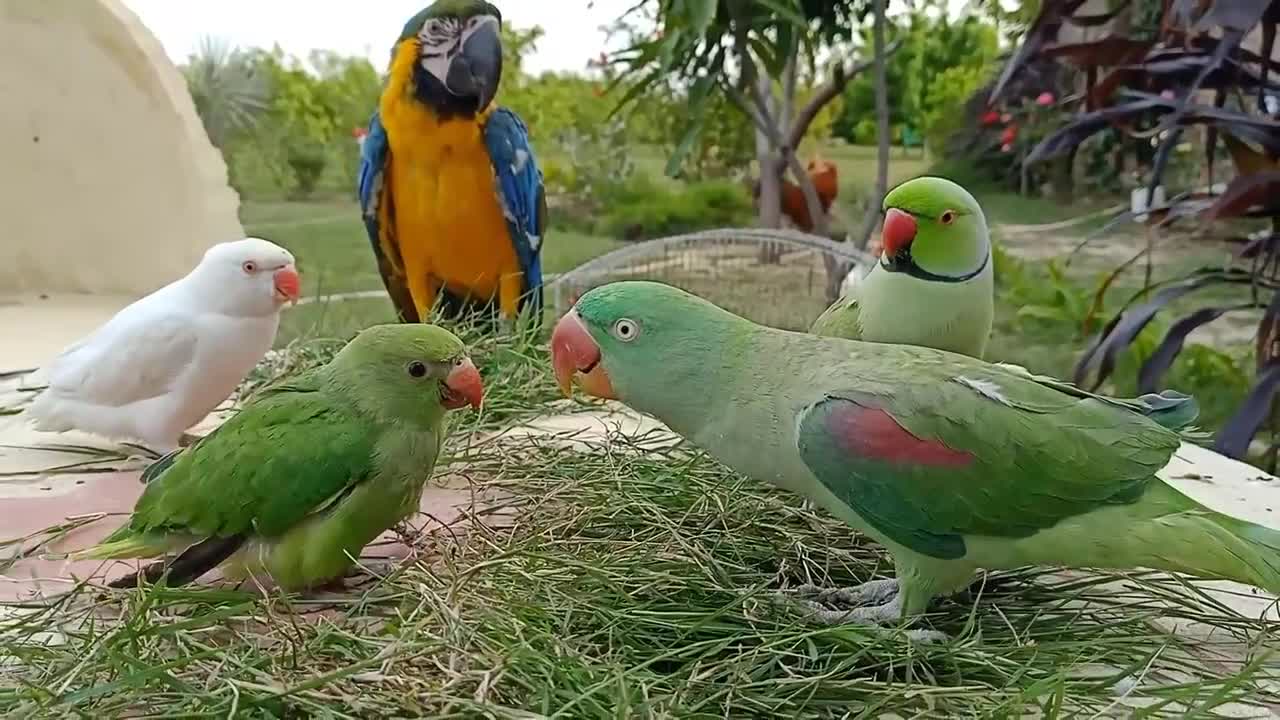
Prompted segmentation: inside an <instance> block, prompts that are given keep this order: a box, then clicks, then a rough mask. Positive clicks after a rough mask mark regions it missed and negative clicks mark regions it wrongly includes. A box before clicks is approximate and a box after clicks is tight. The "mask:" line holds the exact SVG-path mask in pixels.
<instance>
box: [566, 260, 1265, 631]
mask: <svg viewBox="0 0 1280 720" xmlns="http://www.w3.org/2000/svg"><path fill="white" fill-rule="evenodd" d="M551 344H552V364H553V367H554V370H555V374H556V376H557V379H558V381H559V382H560V384H561V387H562V389H564V390H565V392H566V393H569V392H570V391H571V390H570V389H571V384H572V382H573V381H574V379H575V378H576V379H577V380H578V381H579V382H580V384H581V386H582V387H583V389H584V390H585V391H586V392H587V393H589V394H592V395H596V396H599V397H603V398H615V399H618V400H620V401H622V402H623V403H625V404H627V405H629V406H631V407H632V408H634V409H636V410H639V411H641V412H644V413H648V414H650V415H652V416H654V417H656V418H658V419H659V420H661V421H663V422H664V423H666V424H667V426H669V427H670V428H671V429H672V430H673V431H675V432H676V433H678V434H679V435H681V436H683V437H684V438H686V439H688V440H689V441H691V442H692V443H693V444H695V445H698V446H700V447H702V448H703V449H705V450H706V451H707V452H709V453H710V454H711V455H713V456H714V457H716V458H717V459H719V460H720V461H722V462H723V463H725V464H726V465H728V466H729V467H731V468H733V469H735V470H737V471H738V472H741V473H743V474H746V475H749V476H752V477H755V478H758V479H761V480H765V481H768V482H772V483H774V484H776V485H778V486H780V487H782V488H785V489H788V490H792V491H795V492H799V493H801V494H803V495H806V496H808V497H809V498H811V499H812V500H814V501H815V502H816V503H818V504H819V505H821V506H822V507H824V508H826V509H827V510H828V511H830V512H832V513H833V514H835V515H836V516H837V517H839V518H840V519H842V520H843V521H845V522H846V523H848V524H849V525H850V526H852V527H853V528H855V529H857V530H859V531H861V532H863V533H865V534H867V535H869V536H870V537H871V538H873V539H875V540H876V541H877V542H879V543H881V544H883V545H884V546H885V547H886V548H887V549H888V550H889V552H890V554H891V555H892V557H893V560H894V564H895V566H896V570H897V573H896V575H897V578H896V581H876V582H874V583H872V584H869V585H867V586H865V587H863V588H862V589H861V591H860V592H855V593H846V594H844V595H843V596H842V597H844V598H853V600H851V601H850V602H851V603H853V604H860V603H865V606H863V607H859V608H858V609H856V610H852V611H849V613H848V614H847V615H843V614H842V615H841V616H840V618H841V620H840V621H852V622H864V623H876V624H882V623H887V622H892V621H896V620H897V619H898V618H899V617H903V616H907V617H910V616H914V615H916V614H918V613H920V612H922V611H923V610H924V609H925V607H926V604H927V603H928V602H929V600H930V599H931V598H933V597H935V596H937V595H942V594H948V593H951V592H954V591H956V590H958V589H960V588H962V587H964V586H966V585H967V583H969V582H970V580H971V577H972V575H973V573H974V571H975V570H977V569H980V568H985V569H1009V568H1014V567H1019V566H1024V565H1065V566H1074V567H1081V566H1084V567H1106V568H1130V567H1149V568H1153V569H1159V570H1167V571H1177V572H1185V573H1189V574H1192V575H1198V576H1203V577H1209V578H1220V579H1229V580H1236V581H1239V582H1243V583H1248V584H1251V585H1256V586H1259V587H1262V588H1265V589H1267V590H1269V591H1271V592H1280V532H1277V531H1275V530H1272V529H1269V528H1266V527H1263V526H1260V525H1255V524H1251V523H1249V522H1246V521H1243V520H1240V519H1237V518H1233V517H1230V516H1227V515H1224V514H1221V513H1218V512H1215V511H1212V510H1210V509H1208V508H1206V507H1204V506H1202V505H1200V504H1199V503H1197V502H1196V501H1194V500H1192V499H1191V498H1189V497H1187V496H1186V495H1184V494H1182V493H1181V492H1179V491H1178V490H1176V489H1175V488H1173V487H1172V486H1170V485H1168V484H1166V483H1165V482H1164V481H1163V480H1161V479H1159V478H1158V477H1157V474H1156V473H1157V472H1158V471H1159V470H1161V468H1163V467H1164V466H1165V464H1166V463H1168V462H1169V461H1170V459H1171V458H1172V456H1173V454H1174V452H1175V451H1176V450H1178V448H1179V445H1180V439H1179V436H1178V434H1177V433H1176V432H1174V431H1173V430H1171V429H1169V428H1166V427H1164V426H1163V425H1162V424H1161V422H1158V421H1159V420H1160V419H1161V417H1160V416H1161V415H1163V413H1164V412H1168V413H1172V414H1174V415H1181V416H1183V419H1184V420H1186V419H1187V416H1188V415H1189V416H1190V417H1194V413H1189V414H1188V413H1186V412H1185V408H1184V407H1180V406H1185V405H1187V404H1193V403H1194V400H1192V399H1191V398H1187V397H1185V396H1183V398H1182V400H1181V401H1177V399H1176V398H1172V400H1173V401H1174V402H1172V403H1171V406H1170V407H1169V408H1168V409H1167V410H1156V411H1154V413H1153V414H1154V416H1148V413H1143V412H1132V411H1131V408H1129V407H1127V406H1125V404H1124V402H1136V401H1124V402H1120V401H1111V400H1109V399H1107V398H1102V397H1098V396H1093V395H1091V394H1089V393H1087V392H1084V391H1082V390H1079V389H1077V388H1074V387H1073V386H1071V385H1068V384H1065V383H1056V382H1045V381H1042V379H1039V378H1037V377H1036V376H1034V375H1031V374H1030V373H1028V372H1027V371H1025V370H1023V369H1022V368H1019V367H1016V366H1012V367H1011V366H1000V365H993V364H990V363H986V362H983V361H981V360H978V359H975V358H971V357H968V356H965V355H960V354H956V353H951V352H947V351H942V350H936V349H932V348H924V347H917V346H907V345H900V344H884V343H867V342H861V341H853V340H845V339H841V338H826V337H817V336H814V335H810V334H805V333H795V332H787V331H783V330H777V329H773V328H768V327H763V326H760V325H757V324H755V323H752V322H750V321H748V320H746V319H744V318H741V317H738V316H736V315H733V314H731V313H729V312H728V311H726V310H723V309H721V308H719V307H717V306H715V305H713V304H711V303H709V302H707V301H705V300H702V299H701V298H698V297H695V296H693V295H690V294H688V293H686V292H684V291H682V290H678V289H676V288H673V287H670V286H667V285H662V284H658V283H652V282H616V283H611V284H607V285H603V286H600V287H597V288H595V289H593V290H591V291H590V292H587V293H586V294H584V295H583V296H582V297H581V298H579V300H578V302H577V304H576V305H575V306H574V308H573V309H571V310H570V311H568V312H567V313H566V314H565V316H564V317H563V318H561V320H560V321H559V323H558V324H557V325H556V328H555V330H554V331H553V334H552V339H551ZM1147 397H1148V398H1149V399H1154V400H1156V401H1157V404H1159V403H1160V402H1163V401H1164V400H1169V399H1170V398H1169V397H1167V396H1147ZM1139 404H1141V403H1139Z"/></svg>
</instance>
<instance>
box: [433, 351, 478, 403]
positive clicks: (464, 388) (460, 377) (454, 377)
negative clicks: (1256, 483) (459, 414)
mask: <svg viewBox="0 0 1280 720" xmlns="http://www.w3.org/2000/svg"><path fill="white" fill-rule="evenodd" d="M483 401H484V381H483V380H481V379H480V371H479V370H477V369H476V366H475V364H474V363H472V362H471V359H470V358H463V360H462V362H460V363H458V364H457V365H456V366H454V368H453V369H452V370H450V371H449V374H448V375H447V376H446V377H445V379H444V384H443V385H442V386H441V387H440V402H441V404H443V405H444V406H445V407H446V408H449V409H450V410H457V409H458V408H460V407H465V406H467V405H470V406H471V407H472V408H473V409H475V410H479V409H480V403H481V402H483Z"/></svg>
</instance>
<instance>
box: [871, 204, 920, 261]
mask: <svg viewBox="0 0 1280 720" xmlns="http://www.w3.org/2000/svg"><path fill="white" fill-rule="evenodd" d="M915 239H916V219H915V218H913V217H911V215H910V214H908V213H905V212H903V211H901V210H899V209H898V208H889V209H888V210H887V211H886V212H885V214H884V228H883V229H882V230H881V231H880V242H881V245H882V246H883V247H884V254H885V255H888V256H889V257H893V256H894V255H897V254H898V251H899V250H901V249H903V248H905V247H907V246H908V245H910V244H911V241H912V240H915Z"/></svg>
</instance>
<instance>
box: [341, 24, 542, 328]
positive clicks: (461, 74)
mask: <svg viewBox="0 0 1280 720" xmlns="http://www.w3.org/2000/svg"><path fill="white" fill-rule="evenodd" d="M501 24H502V16H501V14H500V13H499V12H498V9H497V8H496V7H494V6H493V5H492V4H490V3H487V2H482V1H481V0H436V2H434V3H432V4H431V5H429V6H427V7H426V8H425V9H423V10H422V11H420V12H419V13H417V14H416V15H414V16H413V17H412V18H410V19H409V21H408V22H407V23H406V24H405V26H404V28H403V30H402V31H401V33H400V35H399V37H398V38H397V39H396V42H395V46H394V48H393V49H392V52H391V64H390V67H389V68H388V70H387V82H386V85H385V86H384V87H383V90H382V94H381V96H380V98H379V100H378V107H377V109H376V110H375V111H374V112H373V114H372V117H371V118H370V121H369V130H368V134H366V135H365V138H364V141H363V144H362V145H361V153H360V169H359V173H358V178H357V193H358V195H359V200H360V206H361V214H362V217H363V219H364V224H365V229H366V232H367V234H368V236H369V241H370V243H371V245H372V248H373V254H374V256H375V258H376V260H377V264H378V271H379V273H380V274H381V275H382V280H383V283H384V284H385V285H386V288H387V292H388V294H389V295H390V296H391V300H392V303H393V304H394V305H395V308H396V311H397V312H398V313H399V315H400V317H401V319H402V320H403V321H405V322H421V321H423V320H425V319H426V318H427V316H428V315H429V313H430V312H431V310H432V308H433V307H434V306H435V304H436V302H437V300H438V301H439V302H440V307H441V309H442V311H443V312H444V313H445V315H447V316H449V317H459V316H472V315H473V314H474V313H475V312H477V311H480V312H481V313H491V312H492V311H493V310H495V309H496V310H497V311H498V313H499V314H500V316H501V318H502V319H503V323H504V324H510V322H511V321H513V320H514V318H516V317H517V316H518V315H519V314H520V313H522V312H525V311H526V308H528V307H531V308H532V309H530V310H529V311H528V312H530V313H532V314H533V315H534V316H537V314H538V312H539V310H538V308H540V307H541V302H542V259H541V257H542V256H541V253H542V241H543V237H544V235H545V230H546V220H547V200H546V192H545V189H544V185H543V179H542V171H541V170H539V169H538V161H537V158H536V157H535V155H534V151H533V144H532V142H531V141H530V139H529V129H528V128H527V127H526V126H525V124H524V122H523V121H521V119H520V117H519V116H518V115H516V113H514V112H512V111H511V110H510V109H507V108H505V107H500V106H499V105H498V104H497V103H496V102H495V101H494V97H495V95H496V94H497V92H498V84H499V82H500V80H501V79H502V41H501V38H500V32H499V30H500V27H501ZM482 317H483V315H482Z"/></svg>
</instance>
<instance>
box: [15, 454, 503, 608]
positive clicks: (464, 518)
mask: <svg viewBox="0 0 1280 720" xmlns="http://www.w3.org/2000/svg"><path fill="white" fill-rule="evenodd" d="M139 475H140V472H139V471H129V472H113V473H101V474H90V475H85V476H82V477H77V478H76V479H75V480H73V481H71V487H70V488H69V489H64V490H63V491H62V492H59V493H56V494H54V493H48V494H45V495H28V496H25V497H10V498H7V499H5V500H3V502H0V528H3V533H2V535H0V543H6V544H7V546H5V545H0V566H3V565H5V564H8V563H11V564H10V565H9V567H8V569H7V570H5V571H4V572H3V573H0V602H10V601H15V600H28V599H31V598H34V597H39V596H46V597H47V596H49V595H53V594H57V593H59V592H62V591H65V590H68V589H70V588H71V587H72V586H74V585H75V584H76V583H78V582H81V581H83V580H91V581H93V582H95V583H105V582H110V581H111V580H114V579H115V578H118V577H121V576H123V575H126V574H128V573H130V572H133V571H135V570H137V569H138V567H139V563H138V562H137V561H124V560H114V561H105V562H104V561H98V560H81V561H71V560H68V559H67V558H66V557H65V555H66V553H69V552H74V551H76V550H81V549H84V548H87V547H89V546H91V545H93V544H94V543H96V542H98V541H99V540H101V539H102V538H104V537H106V536H107V535H108V534H109V533H111V532H112V531H113V530H115V529H116V528H117V527H119V526H120V525H121V523H123V522H124V521H125V519H126V518H127V517H128V513H129V512H130V511H131V510H132V509H133V504H134V502H135V501H136V500H137V498H138V495H140V494H141V493H142V489H143V485H142V484H141V483H140V482H139ZM498 500H500V496H499V495H498V494H497V493H496V492H495V491H493V490H489V489H483V488H477V487H476V486H475V485H473V481H472V480H469V479H468V478H466V477H464V476H462V475H458V474H448V473H446V474H443V475H439V476H437V477H435V478H433V479H432V481H431V483H430V485H429V486H428V487H427V489H426V490H425V491H424V492H423V495H422V503H421V505H420V508H421V513H422V514H420V515H418V516H416V517H414V518H412V519H411V520H410V522H409V523H408V529H409V531H410V532H409V535H410V536H409V537H402V536H400V535H398V534H396V533H394V532H386V533H383V534H382V535H381V536H380V537H379V538H378V539H377V540H375V541H374V542H373V543H372V544H370V545H369V546H368V547H366V548H365V551H364V553H363V554H362V556H361V559H362V560H368V561H370V562H373V563H377V562H382V561H387V560H396V559H403V558H405V557H409V556H410V555H411V554H412V553H414V552H416V551H417V550H418V546H417V541H416V539H417V538H429V537H430V536H431V534H432V533H433V532H435V531H437V530H440V529H442V528H444V527H446V526H448V527H449V529H450V530H451V531H452V532H454V533H458V532H459V531H460V529H461V526H464V525H465V524H466V523H467V522H468V521H469V519H470V518H471V517H472V516H473V514H474V513H476V512H480V511H486V510H488V509H490V508H492V507H493V506H494V505H495V504H496V503H497V502H498ZM504 513H506V511H505V509H504V510H502V511H497V512H486V514H485V522H486V524H487V525H490V526H493V525H495V524H497V525H501V524H502V523H503V518H504ZM15 540H16V541H18V542H12V541H15ZM219 582H220V578H219V577H218V576H217V575H216V574H211V575H210V576H209V577H207V578H204V579H202V580H201V583H202V584H214V585H216V584H218V583H219Z"/></svg>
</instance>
